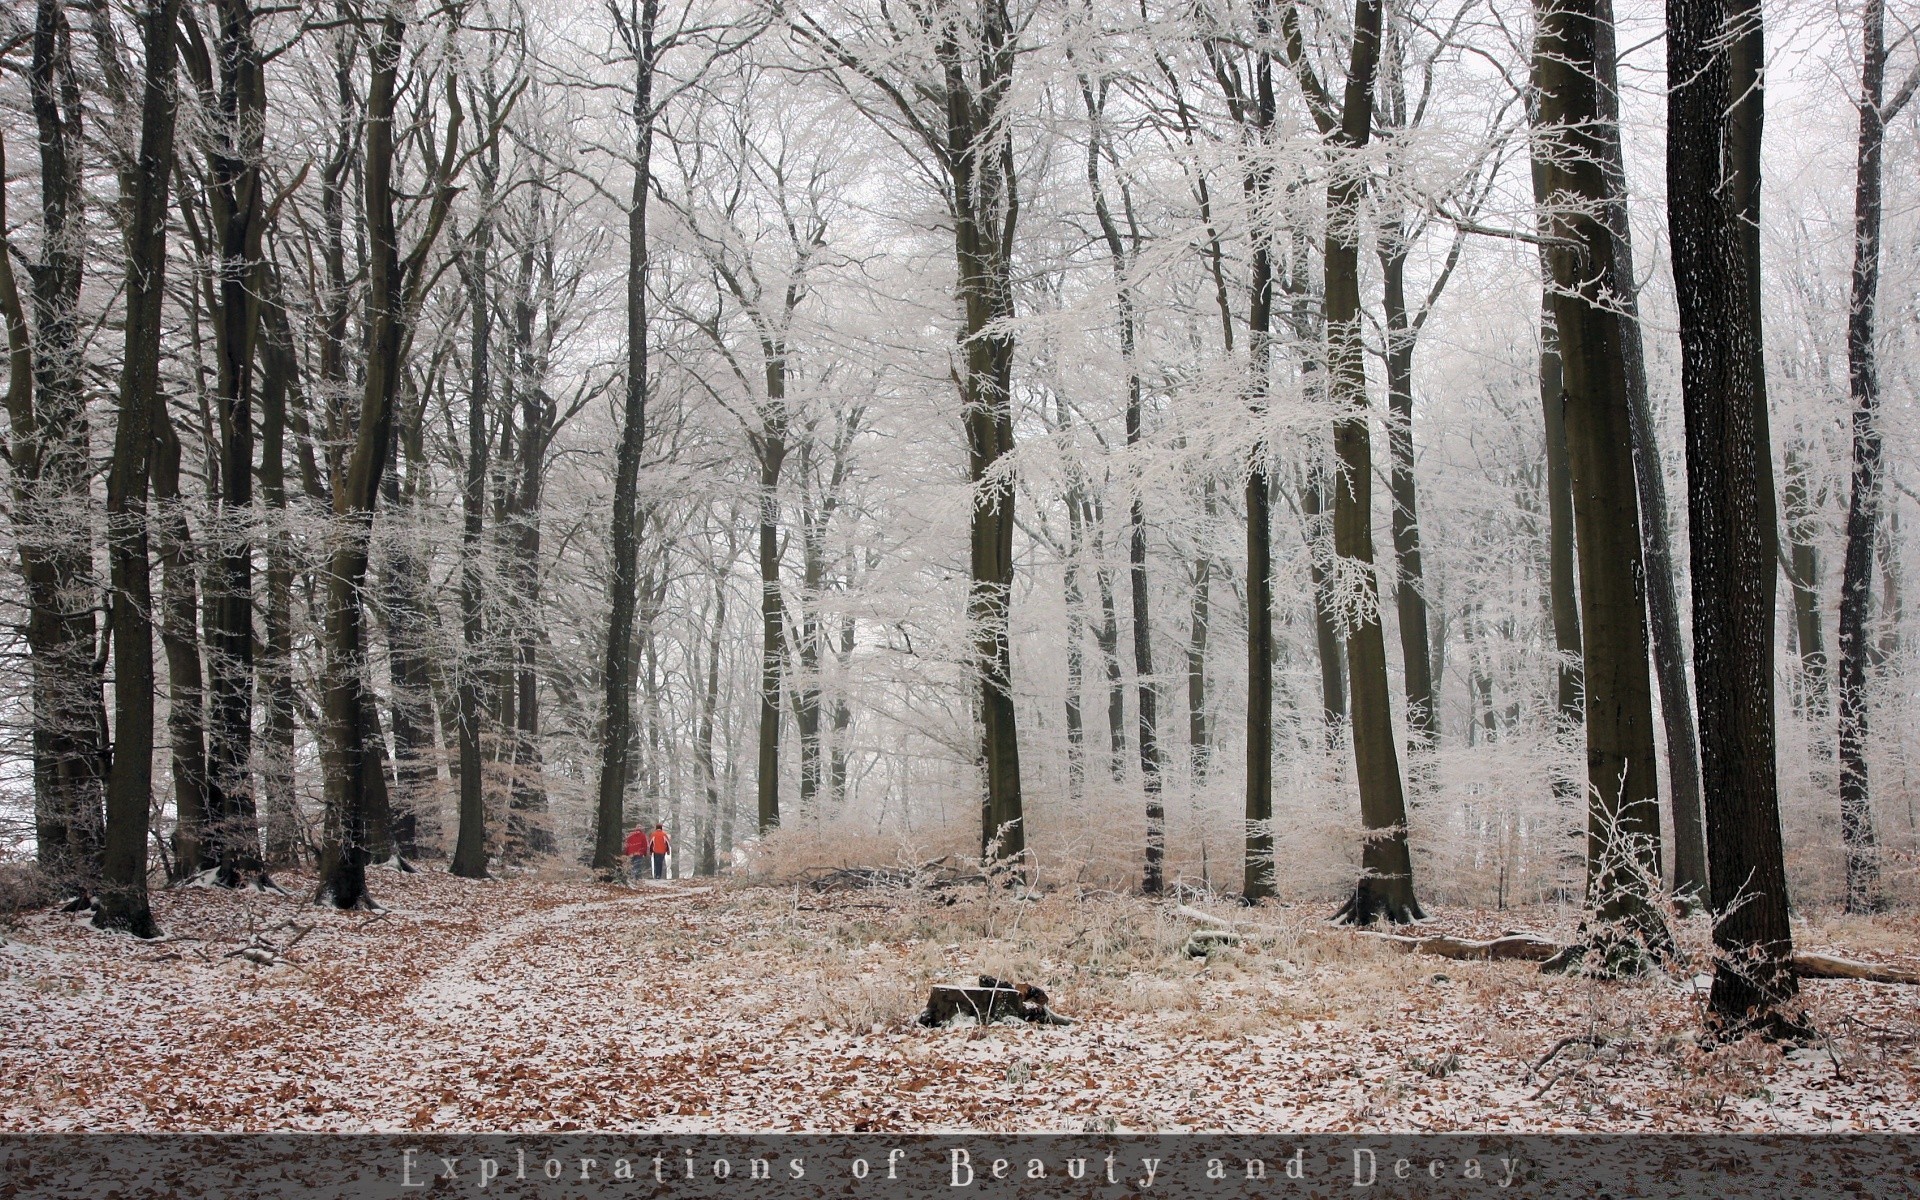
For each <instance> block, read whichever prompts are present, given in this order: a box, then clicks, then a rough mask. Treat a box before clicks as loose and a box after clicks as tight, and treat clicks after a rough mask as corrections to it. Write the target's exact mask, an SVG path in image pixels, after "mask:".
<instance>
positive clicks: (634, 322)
mask: <svg viewBox="0 0 1920 1200" xmlns="http://www.w3.org/2000/svg"><path fill="white" fill-rule="evenodd" d="M637 8H638V14H637V16H638V19H637V20H635V21H632V22H629V23H628V24H627V25H626V26H624V28H625V29H626V34H627V37H628V39H629V44H628V46H627V50H628V52H629V53H630V54H631V56H632V58H633V68H634V80H633V95H632V97H631V108H630V113H631V117H632V120H633V129H634V147H633V194H632V196H631V198H630V200H629V203H628V206H627V387H626V403H625V405H624V406H623V411H622V413H621V426H620V445H619V450H618V451H617V453H616V455H615V458H614V483H613V513H612V517H611V522H610V523H611V527H612V528H611V532H612V541H613V577H612V579H611V580H609V590H610V592H611V596H610V600H611V606H610V607H611V611H610V612H609V613H608V619H607V645H606V655H605V659H604V661H603V663H602V665H601V672H600V676H601V682H602V685H603V686H604V687H605V689H606V697H605V709H604V712H603V715H602V717H601V729H600V786H599V796H598V804H597V806H596V809H595V813H594V835H593V866H594V869H596V870H599V871H603V872H612V871H617V870H619V868H620V840H621V833H622V832H623V827H624V817H625V813H624V807H625V798H626V790H627V783H628V781H629V779H630V777H631V775H632V765H631V761H630V755H631V752H632V742H633V683H632V680H633V665H634V656H633V618H634V606H635V601H636V596H635V591H636V589H637V586H638V584H639V575H640V571H639V556H640V515H639V511H638V509H639V488H640V451H641V447H642V446H643V444H644V443H645V439H646V421H647V382H648V381H647V268H648V261H649V260H648V249H647V202H648V199H649V197H650V195H651V192H652V190H653V189H652V179H653V117H654V113H653V72H654V66H655V59H654V44H653V34H654V21H655V18H656V17H657V16H658V15H659V6H658V4H657V2H656V0H639V2H638V4H637Z"/></svg>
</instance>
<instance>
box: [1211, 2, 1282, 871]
mask: <svg viewBox="0 0 1920 1200" xmlns="http://www.w3.org/2000/svg"><path fill="white" fill-rule="evenodd" d="M1254 20H1255V28H1256V30H1257V31H1258V32H1259V33H1260V34H1261V36H1262V38H1263V39H1264V38H1265V37H1266V36H1267V35H1269V34H1270V33H1271V32H1272V7H1271V5H1270V4H1267V3H1264V2H1263V3H1261V4H1259V5H1257V6H1256V8H1255V10H1254ZM1213 65H1214V75H1215V77H1216V78H1217V79H1218V80H1219V82H1220V85H1221V90H1222V92H1224V93H1225V94H1226V95H1227V98H1228V100H1229V103H1230V105H1231V107H1232V108H1233V110H1234V112H1235V114H1236V117H1237V119H1238V121H1239V123H1240V126H1241V137H1242V140H1243V143H1244V144H1243V146H1242V151H1243V153H1245V154H1246V155H1247V156H1248V160H1247V166H1246V168H1245V169H1244V171H1243V172H1242V174H1241V179H1240V187H1241V191H1242V192H1243V193H1244V195H1245V197H1246V200H1247V202H1248V204H1249V205H1252V206H1254V207H1255V208H1256V209H1257V208H1258V207H1259V206H1260V205H1262V204H1265V203H1268V202H1270V201H1271V199H1272V194H1273V168H1272V166H1271V164H1270V163H1268V162H1267V161H1266V159H1265V158H1264V154H1265V151H1266V148H1267V143H1268V141H1269V139H1270V138H1271V136H1272V131H1273V124H1274V119H1275V114H1276V112H1277V108H1278V106H1277V102H1276V100H1275V96H1274V88H1273V59H1272V57H1271V55H1270V54H1269V53H1268V52H1267V51H1266V50H1265V49H1264V48H1262V49H1260V50H1258V51H1256V53H1255V56H1254V62H1253V68H1252V74H1253V78H1252V80H1251V81H1250V84H1249V83H1246V82H1243V81H1242V80H1241V78H1240V76H1239V75H1238V74H1237V73H1234V72H1230V71H1229V70H1227V69H1226V68H1225V66H1224V64H1223V63H1222V61H1221V60H1220V59H1219V58H1218V57H1217V56H1216V57H1215V58H1214V64H1213ZM1249 87H1250V92H1249ZM1249 236H1250V239H1251V241H1252V243H1253V245H1252V254H1253V264H1252V266H1253V269H1252V278H1251V282H1250V284H1249V292H1248V297H1247V357H1248V362H1247V372H1248V376H1247V378H1248V393H1247V398H1248V404H1249V406H1250V408H1251V409H1252V411H1253V419H1254V420H1256V421H1258V420H1262V419H1264V417H1265V415H1266V411H1267V405H1268V403H1269V401H1270V399H1271V397H1270V387H1271V384H1270V379H1269V376H1270V373H1271V371H1272V363H1273V305H1274V283H1275V281H1274V263H1273V232H1272V231H1271V230H1270V229H1267V228H1265V227H1262V226H1256V227H1255V228H1254V229H1253V231H1252V232H1251V234H1250V235H1249ZM1221 311H1222V320H1223V321H1224V320H1226V309H1225V307H1224V306H1223V307H1222V310H1221ZM1273 451H1274V447H1273V446H1271V445H1268V444H1265V443H1262V444H1260V445H1257V446H1255V447H1254V448H1253V450H1252V453H1251V459H1250V461H1249V463H1248V470H1247V483H1246V490H1245V501H1246V508H1247V761H1246V771H1247V795H1246V844H1245V847H1244V849H1243V852H1242V861H1241V883H1240V889H1241V894H1242V895H1243V896H1244V897H1245V898H1246V899H1247V900H1248V901H1249V902H1252V901H1257V900H1261V899H1264V898H1267V897H1270V896H1272V895H1274V870H1275V865H1274V859H1273V499H1272V497H1273V476H1272V473H1271V461H1272V455H1273Z"/></svg>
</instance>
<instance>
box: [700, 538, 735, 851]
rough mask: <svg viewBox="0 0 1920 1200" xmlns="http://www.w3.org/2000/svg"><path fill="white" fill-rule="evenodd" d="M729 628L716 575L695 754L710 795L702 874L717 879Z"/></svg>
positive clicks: (720, 575) (723, 581)
mask: <svg viewBox="0 0 1920 1200" xmlns="http://www.w3.org/2000/svg"><path fill="white" fill-rule="evenodd" d="M726 628H727V577H726V574H725V573H724V572H718V571H716V572H715V573H714V577H713V627H712V629H711V630H709V632H708V634H707V680H706V685H705V687H704V688H703V689H702V690H701V693H700V727H699V732H698V733H697V734H696V735H695V739H694V754H695V756H696V757H697V758H698V760H699V763H700V783H701V785H702V786H703V787H704V788H705V789H706V793H707V811H706V820H705V822H704V823H703V824H702V825H701V828H700V863H699V867H698V873H699V874H701V875H715V874H718V873H719V870H720V855H719V849H718V846H717V845H716V842H715V838H716V837H717V836H718V834H719V829H720V776H719V774H718V773H717V772H716V771H715V770H714V763H713V720H714V712H715V710H716V709H717V708H718V707H719V702H720V643H721V641H722V640H723V638H724V635H725V633H726Z"/></svg>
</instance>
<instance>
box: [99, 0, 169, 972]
mask: <svg viewBox="0 0 1920 1200" xmlns="http://www.w3.org/2000/svg"><path fill="white" fill-rule="evenodd" d="M178 16H179V0H151V2H150V3H148V4H147V5H146V6H145V11H144V18H145V19H144V24H145V26H146V28H145V30H144V35H145V36H144V42H145V48H146V68H147V69H146V81H145V86H144V88H143V89H142V94H141V101H140V150H139V157H138V158H137V159H136V160H135V161H134V164H133V167H132V169H131V171H130V172H129V173H128V176H129V179H130V181H131V182H132V183H134V185H135V191H134V194H133V196H132V197H131V201H130V203H129V204H128V216H129V220H128V223H127V275H126V293H127V333H126V337H127V341H126V346H127V350H126V360H125V362H124V363H123V364H122V367H121V372H120V414H119V424H118V426H117V427H116V428H115V430H114V438H113V466H112V470H111V471H110V472H109V474H108V476H107V551H108V563H109V565H110V569H111V574H112V582H113V593H112V595H113V617H112V620H113V667H114V675H113V684H114V686H113V695H114V701H113V718H114V719H113V732H114V739H113V740H114V755H113V765H112V767H111V769H110V771H109V773H108V776H107V819H106V838H105V843H104V846H103V848H102V854H101V876H100V894H99V898H98V899H99V903H98V904H97V905H96V906H95V908H94V914H93V923H94V924H95V925H97V926H99V927H100V928H102V929H120V930H125V931H126V932H128V933H131V934H133V935H134V936H135V937H143V938H144V937H153V936H155V935H156V934H157V933H158V932H159V931H158V929H156V928H155V926H154V923H153V914H152V913H151V911H149V909H148V907H147V833H148V822H149V812H150V805H151V804H152V800H153V622H152V612H153V596H152V589H151V586H150V583H149V570H150V564H149V562H148V552H147V551H148V547H147V537H148V531H147V491H148V478H149V470H150V467H151V455H152V445H153V432H154V428H155V425H156V424H157V421H156V414H157V416H158V421H165V420H166V414H165V412H164V411H162V410H161V408H160V406H161V405H163V404H164V403H165V400H164V399H163V393H162V391H161V388H160V333H161V330H160V324H161V309H162V302H163V300H164V299H165V293H166V270H167V184H168V181H169V180H170V179H171V178H172V175H173V126H174V110H175V91H174V74H175V72H174V65H175V63H176V61H177V56H176V52H175V49H174V25H175V23H176V20H177V19H178Z"/></svg>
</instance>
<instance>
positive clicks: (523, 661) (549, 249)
mask: <svg viewBox="0 0 1920 1200" xmlns="http://www.w3.org/2000/svg"><path fill="white" fill-rule="evenodd" d="M537 203H538V200H537V198H536V204H537ZM535 211H536V213H538V212H540V211H541V210H540V209H538V208H536V210H535ZM543 236H544V239H545V240H544V241H543V242H542V244H541V246H540V247H539V249H540V254H539V258H540V263H539V268H538V274H537V275H536V270H535V264H534V258H535V248H534V247H533V246H532V245H529V246H528V247H527V248H526V249H525V250H524V251H523V252H522V256H521V268H520V273H521V276H522V283H521V287H520V294H519V295H518V296H517V297H516V298H515V301H514V332H513V340H514V353H515V358H516V361H517V363H518V369H517V371H516V373H515V378H514V386H515V388H516V390H517V391H518V394H519V400H520V445H519V451H520V462H519V468H520V481H519V486H518V488H517V489H516V496H515V503H514V514H513V516H514V525H515V530H514V537H513V546H512V558H513V562H512V576H513V589H514V595H515V600H516V604H517V606H518V609H519V611H518V614H517V617H518V620H517V624H516V629H515V636H514V648H513V664H514V696H513V701H514V702H513V708H512V721H513V732H514V738H513V741H514V751H513V795H512V798H511V801H510V803H511V806H512V813H513V817H514V822H515V824H516V825H517V827H518V830H519V836H518V841H519V843H520V849H521V851H522V853H524V854H527V855H536V856H540V855H549V854H552V853H553V852H554V848H555V847H554V834H553V829H552V828H551V827H550V826H549V825H548V823H547V792H546V788H545V786H544V785H543V783H542V782H541V781H542V777H543V775H544V772H545V766H544V763H543V761H542V756H541V752H540V675H539V649H540V627H541V622H540V506H541V503H542V502H543V500H544V496H543V493H542V488H543V486H544V484H545V481H546V453H547V443H548V442H549V441H550V440H551V438H552V436H553V425H554V421H555V418H556V413H555V411H554V406H553V401H552V399H551V397H549V396H548V395H547V389H546V384H547V362H548V354H547V350H549V349H550V348H551V333H549V335H548V340H547V342H546V343H545V344H543V346H542V347H541V348H540V349H539V350H536V349H535V347H534V343H533V322H534V308H535V305H534V289H535V287H536V279H537V281H538V285H537V286H538V288H539V295H540V296H541V297H542V298H543V299H546V300H548V301H549V303H550V298H551V297H552V295H553V244H552V235H551V233H550V232H548V233H546V234H544V235H543ZM552 317H553V313H552V311H551V309H549V312H548V329H549V331H551V329H552Z"/></svg>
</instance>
